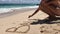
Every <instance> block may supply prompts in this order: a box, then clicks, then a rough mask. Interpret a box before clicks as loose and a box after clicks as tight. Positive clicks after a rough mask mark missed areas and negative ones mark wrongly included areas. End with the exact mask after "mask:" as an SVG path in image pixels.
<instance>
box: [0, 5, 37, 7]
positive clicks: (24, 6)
mask: <svg viewBox="0 0 60 34" xmlns="http://www.w3.org/2000/svg"><path fill="white" fill-rule="evenodd" d="M27 6H37V5H36V4H0V8H14V7H27Z"/></svg>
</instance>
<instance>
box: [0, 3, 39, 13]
mask: <svg viewBox="0 0 60 34" xmlns="http://www.w3.org/2000/svg"><path fill="white" fill-rule="evenodd" d="M37 7H38V5H37V4H0V13H5V12H9V11H10V10H11V9H23V8H37Z"/></svg>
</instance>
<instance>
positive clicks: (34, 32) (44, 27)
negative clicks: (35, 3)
mask: <svg viewBox="0 0 60 34" xmlns="http://www.w3.org/2000/svg"><path fill="white" fill-rule="evenodd" d="M36 9H37V8H24V9H23V10H20V9H15V10H12V11H11V12H7V13H3V14H0V33H1V34H55V33H60V32H59V31H60V29H59V28H60V25H59V24H60V23H58V22H57V23H53V24H45V23H43V24H31V23H33V22H37V23H38V22H39V21H38V20H44V19H45V18H46V17H48V15H47V14H46V13H44V12H42V11H41V10H40V11H39V13H37V14H36V15H34V16H33V17H31V18H28V16H29V15H31V14H32V13H33V12H34V11H35V10H36ZM20 11H21V12H20ZM58 21H59V20H58ZM26 23H27V24H26ZM40 23H41V22H40ZM48 23H49V22H48ZM20 24H26V25H29V26H30V28H29V30H28V31H26V30H27V29H28V27H27V26H24V27H21V28H19V29H18V30H17V32H16V31H14V29H15V28H17V27H19V26H21V25H20ZM12 27H15V28H12ZM55 27H56V28H55ZM9 28H11V29H9ZM21 31H22V33H21ZM23 31H26V32H23Z"/></svg>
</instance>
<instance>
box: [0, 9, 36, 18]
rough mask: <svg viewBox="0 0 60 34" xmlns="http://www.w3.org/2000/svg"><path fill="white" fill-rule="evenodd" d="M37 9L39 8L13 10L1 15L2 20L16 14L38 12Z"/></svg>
mask: <svg viewBox="0 0 60 34" xmlns="http://www.w3.org/2000/svg"><path fill="white" fill-rule="evenodd" d="M36 9H37V8H22V9H11V10H10V11H8V12H4V13H0V18H3V17H7V16H11V15H15V14H19V13H24V12H28V11H31V10H36Z"/></svg>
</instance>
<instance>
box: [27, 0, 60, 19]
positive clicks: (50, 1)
mask: <svg viewBox="0 0 60 34" xmlns="http://www.w3.org/2000/svg"><path fill="white" fill-rule="evenodd" d="M39 10H42V11H43V12H45V13H47V14H48V15H49V17H48V18H49V19H56V16H60V0H42V1H41V3H40V5H39V7H38V9H37V10H36V11H35V12H34V13H33V14H32V15H30V16H29V17H28V18H30V17H32V16H33V15H35V14H36V13H37V12H39Z"/></svg>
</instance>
